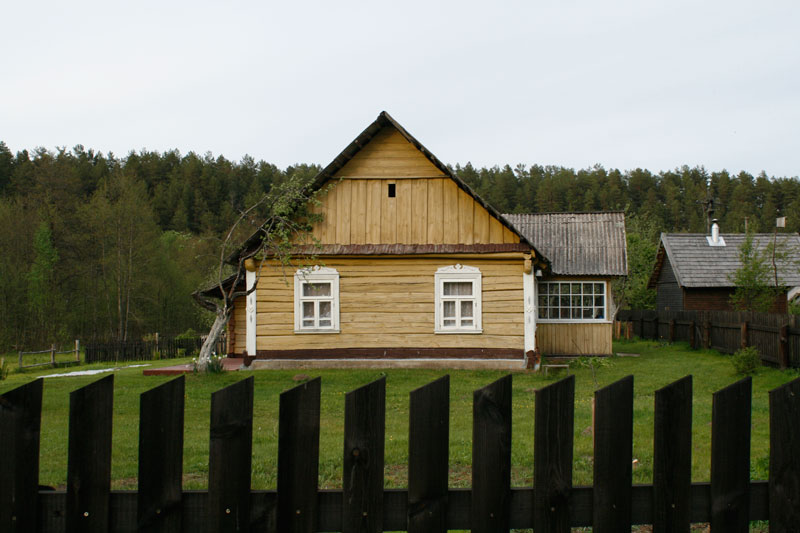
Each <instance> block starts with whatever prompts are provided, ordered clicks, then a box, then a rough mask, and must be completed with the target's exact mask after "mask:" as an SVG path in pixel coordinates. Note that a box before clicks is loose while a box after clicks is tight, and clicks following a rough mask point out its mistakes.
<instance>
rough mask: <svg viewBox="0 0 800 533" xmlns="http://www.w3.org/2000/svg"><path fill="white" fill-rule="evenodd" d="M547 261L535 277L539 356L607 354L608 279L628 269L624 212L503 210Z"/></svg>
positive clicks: (610, 323)
mask: <svg viewBox="0 0 800 533" xmlns="http://www.w3.org/2000/svg"><path fill="white" fill-rule="evenodd" d="M505 217H506V219H507V220H508V221H509V222H511V223H512V224H513V225H514V227H516V228H517V229H518V230H519V231H520V232H521V233H522V234H523V235H525V237H527V239H528V240H529V241H531V242H533V243H535V244H536V248H537V249H538V250H539V251H540V252H541V253H542V254H544V256H545V257H547V258H548V259H549V260H550V270H549V271H542V272H541V273H540V274H541V275H540V276H537V279H536V281H537V283H536V293H537V310H536V321H537V325H536V341H537V344H536V346H537V348H538V349H539V351H540V352H541V353H542V354H543V355H557V356H559V355H560V356H565V355H610V354H611V353H612V349H611V340H612V333H613V331H612V328H613V319H614V313H615V308H614V301H613V298H612V291H611V283H612V281H614V280H615V279H617V278H620V277H623V276H626V275H627V273H628V261H627V246H626V241H625V214H624V213H622V212H603V213H538V214H522V215H505Z"/></svg>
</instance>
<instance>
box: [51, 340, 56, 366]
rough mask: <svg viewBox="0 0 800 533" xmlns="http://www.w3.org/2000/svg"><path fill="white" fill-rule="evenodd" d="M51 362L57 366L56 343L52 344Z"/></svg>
mask: <svg viewBox="0 0 800 533" xmlns="http://www.w3.org/2000/svg"><path fill="white" fill-rule="evenodd" d="M50 364H51V365H53V366H56V345H55V344H51V345H50Z"/></svg>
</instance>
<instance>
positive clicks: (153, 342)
mask: <svg viewBox="0 0 800 533" xmlns="http://www.w3.org/2000/svg"><path fill="white" fill-rule="evenodd" d="M204 341H205V336H199V337H178V336H175V337H166V336H162V337H159V336H158V335H154V336H153V337H152V338H151V339H149V340H137V341H110V342H90V343H87V344H86V347H85V352H86V353H85V357H84V360H85V362H86V363H99V362H116V361H121V362H124V361H152V360H157V359H175V358H178V357H191V356H194V355H197V354H199V353H200V348H202V346H203V342H204ZM227 346H228V344H227V339H226V337H225V336H224V335H223V336H221V337H219V338H218V339H217V342H216V348H215V350H214V351H215V352H216V353H217V354H224V353H226V352H227Z"/></svg>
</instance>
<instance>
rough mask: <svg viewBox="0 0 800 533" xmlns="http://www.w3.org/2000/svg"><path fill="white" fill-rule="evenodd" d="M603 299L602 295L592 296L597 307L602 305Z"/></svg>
mask: <svg viewBox="0 0 800 533" xmlns="http://www.w3.org/2000/svg"><path fill="white" fill-rule="evenodd" d="M603 299H604V297H603V296H595V297H594V305H596V306H598V307H603V306H604V305H605V303H604V302H603Z"/></svg>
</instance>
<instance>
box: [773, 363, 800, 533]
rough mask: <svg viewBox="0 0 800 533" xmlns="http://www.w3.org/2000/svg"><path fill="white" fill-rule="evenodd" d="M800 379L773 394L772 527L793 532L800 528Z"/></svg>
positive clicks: (779, 388)
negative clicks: (799, 525)
mask: <svg viewBox="0 0 800 533" xmlns="http://www.w3.org/2000/svg"><path fill="white" fill-rule="evenodd" d="M799 420H800V379H795V380H793V381H790V382H789V383H786V384H785V385H782V386H780V387H777V388H775V389H773V390H771V391H770V392H769V525H770V530H771V531H791V530H792V529H795V528H797V526H798V524H800V432H798V431H797V423H798V421H799Z"/></svg>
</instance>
